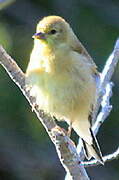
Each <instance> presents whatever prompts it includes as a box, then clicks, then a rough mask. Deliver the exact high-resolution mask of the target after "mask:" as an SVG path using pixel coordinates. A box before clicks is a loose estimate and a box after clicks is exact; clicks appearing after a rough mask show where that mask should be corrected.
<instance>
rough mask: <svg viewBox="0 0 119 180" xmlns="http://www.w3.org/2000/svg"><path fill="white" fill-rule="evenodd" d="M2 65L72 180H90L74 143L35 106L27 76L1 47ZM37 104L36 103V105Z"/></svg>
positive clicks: (0, 58) (0, 61) (0, 59)
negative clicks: (35, 116)
mask: <svg viewBox="0 0 119 180" xmlns="http://www.w3.org/2000/svg"><path fill="white" fill-rule="evenodd" d="M0 64H1V65H2V66H3V67H4V69H5V70H6V71H7V73H8V74H9V76H10V77H11V79H12V80H13V81H14V82H15V84H16V85H17V86H18V87H19V88H20V90H21V91H22V93H23V94H24V96H25V97H26V99H27V100H28V101H29V103H30V105H31V106H32V107H34V111H35V113H36V114H37V117H38V119H39V120H40V121H41V122H42V124H43V125H44V127H45V129H46V131H47V133H48V134H49V136H50V138H51V140H52V141H53V143H54V144H55V147H56V150H57V153H58V156H59V159H60V162H61V163H62V165H63V167H64V168H65V170H66V172H67V173H68V175H69V179H70V180H89V177H88V175H87V173H86V170H85V168H84V167H83V166H82V165H81V163H80V162H81V161H80V159H79V156H78V153H77V151H76V147H75V145H74V143H73V142H72V141H71V140H70V139H69V138H68V137H67V136H66V135H65V133H64V131H63V130H62V129H61V128H60V127H58V126H57V125H56V123H55V122H54V120H53V119H52V118H51V117H50V116H49V115H47V114H45V113H44V112H43V111H41V110H39V109H38V106H37V105H36V106H34V103H35V102H36V101H35V97H31V96H30V90H29V89H28V88H27V87H26V86H25V75H24V73H23V72H22V71H21V69H20V68H19V67H18V65H17V64H16V63H15V61H14V60H13V59H12V58H11V57H10V56H9V55H8V54H7V53H6V51H5V50H4V49H3V48H2V46H0ZM35 104H36V103H35Z"/></svg>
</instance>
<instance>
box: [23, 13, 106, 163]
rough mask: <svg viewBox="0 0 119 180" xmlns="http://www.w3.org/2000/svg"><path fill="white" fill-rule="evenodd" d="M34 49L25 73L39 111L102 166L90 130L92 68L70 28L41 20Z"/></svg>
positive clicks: (94, 96) (56, 18)
mask: <svg viewBox="0 0 119 180" xmlns="http://www.w3.org/2000/svg"><path fill="white" fill-rule="evenodd" d="M33 38H34V47H33V50H32V53H31V56H30V62H29V64H28V67H27V71H26V84H27V85H30V86H31V87H32V90H31V95H32V96H35V97H36V100H37V104H38V105H39V108H40V109H42V110H44V111H45V112H46V113H50V115H51V116H55V117H56V118H57V119H58V120H65V121H66V122H67V123H68V124H69V127H72V128H73V129H74V130H75V132H76V133H77V134H78V135H79V136H80V137H81V139H82V142H83V147H84V152H85V154H86V157H87V159H90V158H91V157H94V158H95V159H97V160H98V161H100V162H101V163H102V164H103V159H102V154H101V151H100V148H99V145H98V143H97V140H96V138H95V136H94V135H93V132H92V130H91V122H90V119H91V113H92V110H93V108H94V107H95V103H96V99H97V94H96V77H98V76H99V73H98V72H97V69H96V65H95V63H94V62H93V60H92V58H91V57H90V56H89V54H88V53H87V51H86V49H85V48H84V47H83V45H82V44H81V43H80V41H79V40H78V39H77V37H76V35H75V34H74V32H73V30H72V29H71V27H70V25H69V24H68V23H67V22H66V21H65V20H64V19H63V18H61V17H59V16H48V17H44V18H43V19H42V20H41V21H40V22H39V23H38V25H37V28H36V33H35V34H34V36H33Z"/></svg>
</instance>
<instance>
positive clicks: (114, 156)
mask: <svg viewBox="0 0 119 180" xmlns="http://www.w3.org/2000/svg"><path fill="white" fill-rule="evenodd" d="M117 158H119V147H118V149H117V150H116V151H115V152H114V153H112V154H109V155H107V156H104V157H103V160H104V162H105V163H106V162H108V161H112V160H114V159H117ZM81 164H82V165H83V166H85V167H91V166H97V165H100V163H99V162H98V161H97V160H91V161H86V162H85V161H84V162H82V163H81Z"/></svg>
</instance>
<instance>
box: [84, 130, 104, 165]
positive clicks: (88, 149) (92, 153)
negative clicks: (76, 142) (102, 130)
mask: <svg viewBox="0 0 119 180" xmlns="http://www.w3.org/2000/svg"><path fill="white" fill-rule="evenodd" d="M90 132H91V136H92V139H93V143H92V144H91V145H90V144H88V143H87V142H86V141H84V140H83V139H82V142H83V148H84V152H85V155H86V158H87V159H91V157H94V158H95V159H97V160H98V161H99V162H100V163H101V164H103V165H104V161H103V159H102V153H101V151H100V147H99V145H98V142H97V139H96V137H95V136H94V134H93V132H92V130H91V129H90Z"/></svg>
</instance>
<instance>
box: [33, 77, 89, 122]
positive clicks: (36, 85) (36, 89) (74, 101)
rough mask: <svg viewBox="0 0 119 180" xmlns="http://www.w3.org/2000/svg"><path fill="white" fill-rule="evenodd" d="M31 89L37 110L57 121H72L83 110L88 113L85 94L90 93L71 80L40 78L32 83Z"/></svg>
mask: <svg viewBox="0 0 119 180" xmlns="http://www.w3.org/2000/svg"><path fill="white" fill-rule="evenodd" d="M46 79H47V80H46ZM32 87H33V88H32V91H31V95H35V96H36V100H37V104H38V105H39V108H40V109H43V110H44V111H45V112H47V113H50V114H51V115H54V116H56V117H57V118H59V119H69V118H70V119H73V118H74V116H77V115H79V114H80V112H81V111H84V109H85V110H86V111H89V106H90V103H89V101H88V100H87V98H88V96H87V94H88V95H89V93H90V92H87V91H86V89H85V88H83V86H82V85H80V83H78V82H77V81H75V80H72V79H71V78H68V79H67V78H65V77H63V79H61V78H60V79H55V78H53V77H47V78H45V77H44V76H43V77H42V76H40V77H39V78H38V79H37V80H36V81H32ZM87 88H88V87H87ZM87 102H88V103H87Z"/></svg>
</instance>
